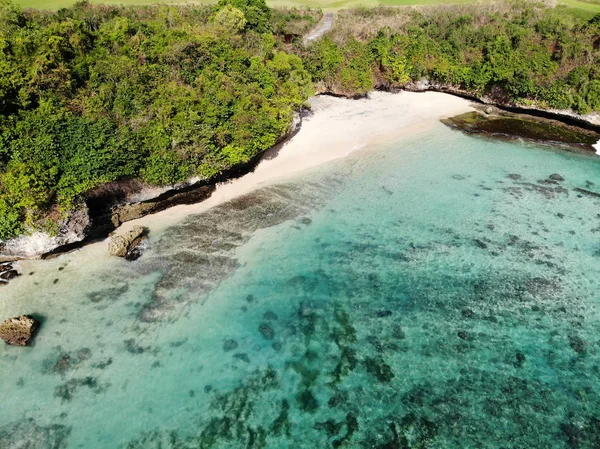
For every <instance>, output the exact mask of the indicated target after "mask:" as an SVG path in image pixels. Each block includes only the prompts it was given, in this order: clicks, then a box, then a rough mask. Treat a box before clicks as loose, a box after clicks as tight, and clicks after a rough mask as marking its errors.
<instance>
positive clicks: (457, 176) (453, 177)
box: [452, 175, 465, 181]
mask: <svg viewBox="0 0 600 449" xmlns="http://www.w3.org/2000/svg"><path fill="white" fill-rule="evenodd" d="M452 179H456V180H457V181H462V180H464V179H465V177H464V176H463V175H452Z"/></svg>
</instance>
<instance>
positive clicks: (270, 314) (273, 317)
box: [263, 310, 279, 321]
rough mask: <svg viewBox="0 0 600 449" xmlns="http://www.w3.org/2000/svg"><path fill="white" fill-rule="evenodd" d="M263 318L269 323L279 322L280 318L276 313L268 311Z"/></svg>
mask: <svg viewBox="0 0 600 449" xmlns="http://www.w3.org/2000/svg"><path fill="white" fill-rule="evenodd" d="M263 318H264V319H265V320H267V321H275V320H277V319H278V318H279V317H278V316H277V314H276V313H274V312H271V311H270V310H267V311H266V312H265V313H264V314H263Z"/></svg>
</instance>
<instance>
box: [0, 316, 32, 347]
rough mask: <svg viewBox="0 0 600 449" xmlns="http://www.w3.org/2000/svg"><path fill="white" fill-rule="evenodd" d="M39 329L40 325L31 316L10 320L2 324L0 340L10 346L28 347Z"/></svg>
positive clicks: (0, 326)
mask: <svg viewBox="0 0 600 449" xmlns="http://www.w3.org/2000/svg"><path fill="white" fill-rule="evenodd" d="M39 327H40V323H38V322H37V321H36V320H35V319H34V318H33V317H31V316H29V315H21V316H19V317H15V318H9V319H8V320H6V321H4V322H3V323H2V324H0V338H2V340H4V342H5V343H6V344H8V345H13V346H27V345H29V344H30V343H31V341H32V340H33V337H34V336H35V333H36V332H37V330H38V329H39Z"/></svg>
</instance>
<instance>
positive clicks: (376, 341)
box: [367, 335, 383, 352]
mask: <svg viewBox="0 0 600 449" xmlns="http://www.w3.org/2000/svg"><path fill="white" fill-rule="evenodd" d="M367 341H368V342H369V344H370V345H371V346H373V348H375V351H377V352H383V345H382V344H381V341H379V338H377V337H376V336H375V335H369V336H368V337H367Z"/></svg>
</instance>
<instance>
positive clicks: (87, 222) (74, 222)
mask: <svg viewBox="0 0 600 449" xmlns="http://www.w3.org/2000/svg"><path fill="white" fill-rule="evenodd" d="M301 122H302V116H301V114H300V113H296V114H294V119H293V121H292V123H291V124H290V126H289V128H288V129H287V131H286V132H285V133H284V134H283V135H282V136H281V137H280V138H279V139H278V140H277V142H276V145H275V147H277V145H280V144H281V143H282V142H283V141H285V140H287V139H289V138H290V137H291V136H293V135H294V134H295V133H296V132H297V131H298V130H299V129H300V125H301ZM265 153H267V151H265V152H263V153H261V154H257V155H256V156H255V157H253V158H252V159H251V160H249V161H248V162H246V163H242V164H238V165H235V166H233V167H230V168H229V169H226V170H223V171H222V172H221V173H219V174H218V175H216V176H215V177H213V178H210V179H204V180H203V179H198V178H192V179H189V180H187V181H185V182H182V183H179V184H175V185H168V186H162V187H156V186H150V185H147V184H145V183H144V182H142V181H141V180H138V179H122V180H118V181H114V182H111V183H107V184H105V185H102V186H99V187H97V188H95V189H92V190H90V191H89V192H87V193H86V194H85V195H83V199H82V203H81V204H80V205H79V206H78V208H77V209H76V210H74V211H73V212H71V213H70V215H69V216H68V217H67V218H66V219H65V221H64V222H63V223H62V224H60V228H59V231H58V232H57V233H56V235H50V234H48V233H46V232H31V233H30V234H28V235H22V236H19V237H15V238H13V239H10V240H7V241H1V240H0V260H21V259H40V258H42V259H43V258H47V257H52V256H54V255H56V254H59V253H61V252H65V251H69V250H72V249H75V248H77V247H79V246H81V245H82V244H83V243H84V241H85V240H92V239H99V238H104V237H106V236H107V235H109V233H110V232H111V231H114V230H115V229H116V228H117V227H119V226H120V225H121V224H122V223H124V222H127V221H131V220H135V219H137V218H140V217H143V216H145V215H149V214H153V213H156V212H160V211H163V210H165V209H167V208H169V207H172V206H176V205H180V204H195V203H199V202H201V201H204V200H206V199H207V198H209V197H210V196H211V195H212V193H213V192H214V190H215V189H216V185H217V184H219V183H222V182H226V181H228V180H231V179H235V178H238V177H240V176H243V175H245V174H247V173H250V172H251V171H253V170H254V168H255V167H256V166H257V165H258V163H259V162H260V160H261V158H262V157H263V155H264V154H265ZM135 256H136V255H132V257H134V258H135Z"/></svg>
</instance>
